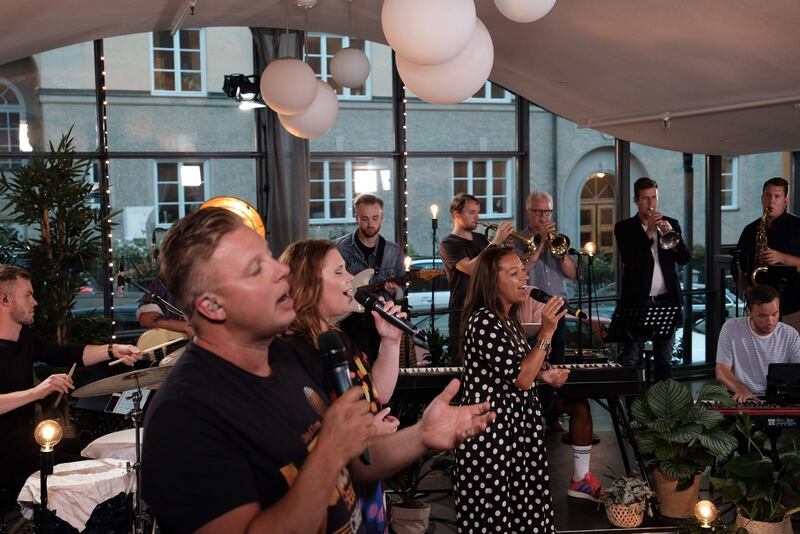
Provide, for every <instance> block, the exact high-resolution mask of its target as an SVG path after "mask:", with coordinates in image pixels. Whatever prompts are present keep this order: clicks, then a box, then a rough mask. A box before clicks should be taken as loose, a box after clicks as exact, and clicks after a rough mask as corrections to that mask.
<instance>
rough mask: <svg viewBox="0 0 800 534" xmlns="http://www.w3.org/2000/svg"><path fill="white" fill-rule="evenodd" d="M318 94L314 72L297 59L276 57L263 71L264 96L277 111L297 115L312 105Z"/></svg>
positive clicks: (262, 85)
mask: <svg viewBox="0 0 800 534" xmlns="http://www.w3.org/2000/svg"><path fill="white" fill-rule="evenodd" d="M316 95H317V77H316V76H314V71H313V70H312V69H311V67H309V66H308V65H306V64H305V63H303V62H302V61H300V60H299V59H293V58H281V59H276V60H275V61H273V62H272V63H270V64H269V65H267V68H266V69H264V72H263V73H262V74H261V97H262V98H263V99H264V102H266V103H267V105H268V106H269V107H270V108H272V109H273V110H274V111H275V112H277V113H280V114H281V115H296V114H297V113H300V112H301V111H303V110H304V109H306V108H308V106H310V105H311V103H312V102H313V101H314V98H315V97H316Z"/></svg>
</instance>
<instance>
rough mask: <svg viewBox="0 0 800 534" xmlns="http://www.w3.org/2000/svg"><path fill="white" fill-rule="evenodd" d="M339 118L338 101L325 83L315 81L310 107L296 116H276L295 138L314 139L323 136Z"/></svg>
mask: <svg viewBox="0 0 800 534" xmlns="http://www.w3.org/2000/svg"><path fill="white" fill-rule="evenodd" d="M338 116H339V100H337V99H336V93H335V92H334V90H333V89H331V86H330V85H328V84H327V83H325V82H323V81H321V80H317V96H316V97H315V98H314V101H313V102H312V103H311V105H310V106H309V107H308V108H307V109H306V110H304V111H303V112H302V113H298V114H296V115H281V114H279V115H278V119H279V120H280V121H281V124H282V125H283V127H284V128H286V130H288V131H289V133H290V134H292V135H294V136H296V137H302V138H303V139H314V138H315V137H320V136H322V135H325V134H326V133H327V132H328V130H330V129H331V128H333V125H334V124H336V118H337V117H338Z"/></svg>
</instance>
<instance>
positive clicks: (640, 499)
mask: <svg viewBox="0 0 800 534" xmlns="http://www.w3.org/2000/svg"><path fill="white" fill-rule="evenodd" d="M654 496H655V493H654V492H653V490H651V489H650V487H649V486H648V485H647V483H646V482H645V481H644V480H642V479H641V478H639V477H619V478H617V479H615V480H614V481H613V482H612V483H611V485H609V486H607V487H606V493H605V495H602V496H601V497H600V502H602V503H603V504H604V505H606V506H608V505H610V504H624V505H630V504H634V503H636V504H638V506H637V511H638V512H639V513H641V512H643V511H644V510H645V508H646V507H647V504H648V502H649V501H650V499H652V498H653V497H654Z"/></svg>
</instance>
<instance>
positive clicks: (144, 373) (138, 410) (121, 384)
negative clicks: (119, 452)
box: [72, 367, 172, 534]
mask: <svg viewBox="0 0 800 534" xmlns="http://www.w3.org/2000/svg"><path fill="white" fill-rule="evenodd" d="M171 370H172V367H148V368H147V369H141V370H135V371H129V372H127V373H123V374H120V375H116V376H111V377H108V378H104V379H102V380H98V381H97V382H93V383H91V384H87V385H85V386H83V387H81V388H79V389H76V390H75V391H74V392H73V393H72V394H73V396H75V397H96V396H99V395H109V394H112V393H119V392H121V391H126V390H129V389H134V392H133V393H132V394H131V396H130V399H131V400H132V401H133V408H132V409H131V411H130V412H128V414H127V416H126V417H127V418H128V419H130V420H131V421H133V429H134V435H135V443H134V446H135V451H136V461H135V462H134V463H133V470H134V471H135V473H136V512H135V514H134V532H136V534H144V533H145V532H146V531H147V530H148V529H149V527H150V525H151V524H152V519H151V518H150V515H149V513H148V511H147V510H145V508H144V502H143V501H142V444H141V437H140V431H139V429H140V428H141V427H142V418H143V416H144V411H143V410H142V388H146V387H153V386H157V385H159V384H161V383H162V382H163V381H164V380H165V379H166V377H167V375H168V374H169V372H170V371H171Z"/></svg>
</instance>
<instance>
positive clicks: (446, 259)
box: [439, 193, 514, 365]
mask: <svg viewBox="0 0 800 534" xmlns="http://www.w3.org/2000/svg"><path fill="white" fill-rule="evenodd" d="M480 210H481V206H480V203H479V202H478V199H477V198H475V197H474V196H472V195H470V194H467V193H458V194H457V195H456V196H454V197H453V200H452V201H450V216H451V217H452V219H453V231H452V233H450V234H449V235H447V236H445V237H444V238H443V239H442V241H441V242H440V243H439V255H440V256H441V258H442V263H444V270H445V272H446V273H447V282H448V284H449V285H450V303H449V304H448V307H449V308H450V321H449V328H450V334H449V336H450V341H449V351H450V357H451V359H452V361H453V364H454V365H461V361H462V360H463V358H462V356H461V351H460V347H461V308H463V307H464V299H466V297H467V288H468V287H469V277H470V276H472V273H473V271H474V270H475V265H476V264H477V257H478V255H479V254H480V253H481V252H482V251H483V250H484V249H485V248H487V247H489V246H492V245H502V244H503V243H505V241H506V239H508V237H509V236H510V235H511V234H512V233H513V232H514V227H513V226H511V223H509V222H507V221H504V222H501V223H500V224H499V225H498V226H497V231H496V232H495V234H494V237H493V238H492V240H491V241H489V239H488V238H487V237H486V236H485V235H484V234H481V233H478V232H475V229H476V228H477V227H478V222H479V221H480V215H479V214H480ZM456 355H458V356H456Z"/></svg>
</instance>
